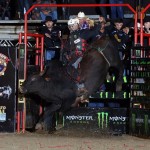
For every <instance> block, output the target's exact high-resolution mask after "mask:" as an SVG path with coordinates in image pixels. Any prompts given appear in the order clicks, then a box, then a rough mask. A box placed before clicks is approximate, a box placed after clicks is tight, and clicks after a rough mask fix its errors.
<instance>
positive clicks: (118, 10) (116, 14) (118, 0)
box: [109, 0, 124, 19]
mask: <svg viewBox="0 0 150 150" xmlns="http://www.w3.org/2000/svg"><path fill="white" fill-rule="evenodd" d="M109 3H110V4H123V0H109ZM123 15H124V14H123V8H122V6H116V7H115V6H113V7H111V19H116V18H120V19H123Z"/></svg>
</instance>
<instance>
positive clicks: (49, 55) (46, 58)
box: [45, 50, 55, 61]
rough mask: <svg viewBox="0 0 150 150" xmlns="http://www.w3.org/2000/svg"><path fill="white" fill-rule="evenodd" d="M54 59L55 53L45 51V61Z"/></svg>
mask: <svg viewBox="0 0 150 150" xmlns="http://www.w3.org/2000/svg"><path fill="white" fill-rule="evenodd" d="M54 57H55V51H53V50H46V53H45V60H46V61H47V60H52V59H53V58H54Z"/></svg>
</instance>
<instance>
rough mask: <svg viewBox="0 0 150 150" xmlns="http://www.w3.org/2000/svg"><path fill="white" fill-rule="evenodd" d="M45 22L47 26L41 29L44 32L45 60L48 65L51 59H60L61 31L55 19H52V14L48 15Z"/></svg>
mask: <svg viewBox="0 0 150 150" xmlns="http://www.w3.org/2000/svg"><path fill="white" fill-rule="evenodd" d="M44 23H45V26H43V27H42V28H41V29H40V33H41V34H44V43H45V47H46V52H45V61H46V65H48V63H49V61H50V60H51V59H55V58H56V59H59V52H60V46H61V31H60V29H59V28H58V27H57V26H54V20H52V17H51V16H46V18H45V22H44Z"/></svg>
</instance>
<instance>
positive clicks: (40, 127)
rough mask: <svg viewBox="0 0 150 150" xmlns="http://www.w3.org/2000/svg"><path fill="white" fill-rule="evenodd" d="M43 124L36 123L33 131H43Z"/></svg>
mask: <svg viewBox="0 0 150 150" xmlns="http://www.w3.org/2000/svg"><path fill="white" fill-rule="evenodd" d="M43 128H44V124H43V123H37V124H36V126H35V130H43Z"/></svg>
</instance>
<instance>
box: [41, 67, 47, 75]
mask: <svg viewBox="0 0 150 150" xmlns="http://www.w3.org/2000/svg"><path fill="white" fill-rule="evenodd" d="M46 71H47V68H46V67H45V68H44V70H43V71H41V72H40V74H39V75H40V76H43V75H44V74H45V73H46Z"/></svg>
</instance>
